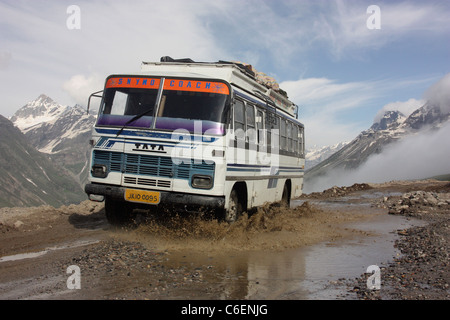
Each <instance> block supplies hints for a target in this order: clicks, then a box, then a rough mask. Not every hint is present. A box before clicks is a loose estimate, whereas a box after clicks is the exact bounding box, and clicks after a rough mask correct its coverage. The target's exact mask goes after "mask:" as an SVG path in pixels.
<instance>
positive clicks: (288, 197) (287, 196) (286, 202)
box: [281, 183, 291, 208]
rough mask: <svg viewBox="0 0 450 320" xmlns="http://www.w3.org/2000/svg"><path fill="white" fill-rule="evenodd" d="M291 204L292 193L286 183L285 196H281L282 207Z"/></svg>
mask: <svg viewBox="0 0 450 320" xmlns="http://www.w3.org/2000/svg"><path fill="white" fill-rule="evenodd" d="M290 206H291V194H290V191H289V187H288V185H287V183H285V184H284V188H283V196H282V197H281V207H283V208H289V207H290Z"/></svg>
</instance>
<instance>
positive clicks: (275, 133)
mask: <svg viewBox="0 0 450 320" xmlns="http://www.w3.org/2000/svg"><path fill="white" fill-rule="evenodd" d="M271 148H272V149H274V150H277V152H278V151H279V150H280V117H277V116H274V117H273V124H272V145H271Z"/></svg>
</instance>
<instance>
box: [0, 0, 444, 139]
mask: <svg viewBox="0 0 450 320" xmlns="http://www.w3.org/2000/svg"><path fill="white" fill-rule="evenodd" d="M73 4H74V5H77V6H78V7H79V9H80V15H79V18H80V19H79V20H78V21H79V22H80V23H79V29H78V28H76V29H69V28H68V27H67V20H68V19H70V18H71V17H72V14H73V11H70V12H69V13H68V12H67V9H68V7H69V6H70V5H73ZM370 5H376V6H378V7H379V8H380V15H379V17H380V20H379V22H380V23H379V26H380V29H369V28H368V27H367V20H368V19H369V18H371V16H372V14H373V13H372V12H369V13H368V12H367V8H368V7H369V6H370ZM449 16H450V2H449V1H448V0H443V1H377V0H370V1H364V0H357V1H348V0H342V1H331V0H323V1H312V0H308V1H306V0H305V1H300V0H291V1H281V0H266V1H263V0H239V1H238V0H224V1H210V0H209V1H206V0H166V1H156V0H146V1H144V0H135V1H132V2H129V1H106V0H104V1H95V0H94V1H56V0H54V1H43V0H41V1H36V0H34V1H0V94H1V97H2V100H1V102H0V114H2V115H4V116H7V117H9V116H11V115H12V114H14V112H15V111H16V110H17V109H19V108H20V107H22V106H23V105H24V104H26V103H27V102H28V101H31V100H33V99H35V98H36V97H37V96H39V95H40V94H41V93H45V94H47V95H49V96H50V97H51V98H53V99H54V100H55V101H57V102H58V103H61V104H64V105H74V104H75V103H79V104H83V105H86V103H87V98H88V96H89V94H90V93H91V92H93V91H97V90H100V89H101V87H102V85H103V82H104V78H105V77H106V76H107V75H108V74H111V73H116V72H134V71H138V70H139V68H140V63H141V61H158V60H159V58H160V57H161V56H164V55H169V56H172V57H174V58H184V57H190V58H192V59H194V60H197V61H217V60H238V61H243V62H246V63H250V64H252V65H253V66H255V67H256V68H257V69H258V70H260V71H262V72H265V73H267V74H269V75H271V76H273V77H275V78H276V79H277V80H278V82H279V83H280V86H281V88H282V89H284V90H285V91H287V92H288V95H289V97H290V98H291V100H293V101H294V102H295V103H296V104H298V105H299V106H300V118H301V120H302V121H303V122H304V123H305V126H306V134H307V136H306V137H307V146H312V145H319V146H322V145H330V144H334V143H337V142H341V141H348V140H351V139H353V138H354V137H356V135H357V134H358V133H359V132H360V131H362V130H364V129H367V128H368V127H370V125H371V124H372V122H373V120H374V118H375V117H376V115H377V113H378V112H379V110H381V109H382V108H384V109H386V108H387V106H389V107H393V108H395V107H396V106H397V107H398V108H400V109H401V108H402V107H403V106H405V105H409V106H410V105H411V104H412V105H415V104H420V103H419V102H420V101H421V99H422V98H423V94H424V92H425V91H426V90H427V89H428V88H429V87H430V86H431V85H432V84H433V83H436V82H437V81H438V80H439V79H441V78H442V77H444V76H445V75H446V74H448V73H449V72H450V24H449V23H448V17H449ZM70 21H72V20H70Z"/></svg>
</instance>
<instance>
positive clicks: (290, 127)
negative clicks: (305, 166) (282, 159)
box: [286, 121, 294, 152]
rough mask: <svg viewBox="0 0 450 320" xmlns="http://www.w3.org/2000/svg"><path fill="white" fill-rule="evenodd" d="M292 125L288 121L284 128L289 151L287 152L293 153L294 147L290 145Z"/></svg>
mask: <svg viewBox="0 0 450 320" xmlns="http://www.w3.org/2000/svg"><path fill="white" fill-rule="evenodd" d="M292 133H293V131H292V123H291V122H289V121H288V123H287V128H286V136H287V143H288V145H287V149H288V150H289V152H293V151H294V146H293V143H292V140H293V139H292Z"/></svg>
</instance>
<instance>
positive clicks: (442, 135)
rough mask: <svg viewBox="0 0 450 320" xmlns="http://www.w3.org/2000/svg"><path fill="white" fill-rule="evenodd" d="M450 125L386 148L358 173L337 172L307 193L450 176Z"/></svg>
mask: <svg viewBox="0 0 450 320" xmlns="http://www.w3.org/2000/svg"><path fill="white" fill-rule="evenodd" d="M448 137H450V123H447V124H446V125H445V126H443V127H442V128H440V129H433V128H429V129H428V130H427V131H426V132H421V133H418V134H415V135H411V136H408V137H406V138H404V139H402V140H400V141H397V142H394V143H391V144H390V145H388V146H386V147H385V149H384V150H383V152H382V153H380V154H374V155H372V156H371V157H369V158H368V160H367V161H366V162H365V163H364V164H363V165H362V166H361V167H359V168H358V169H356V170H344V169H341V170H339V169H338V170H335V171H333V172H331V173H329V174H327V175H326V176H324V177H318V178H316V179H314V181H311V183H308V184H305V190H304V192H305V193H310V192H319V191H323V190H325V189H328V188H331V187H333V186H339V187H340V186H350V185H352V184H354V183H381V182H386V181H392V180H415V179H426V178H430V177H433V176H437V175H442V174H448V173H450V161H449V159H450V139H449V138H448Z"/></svg>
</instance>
